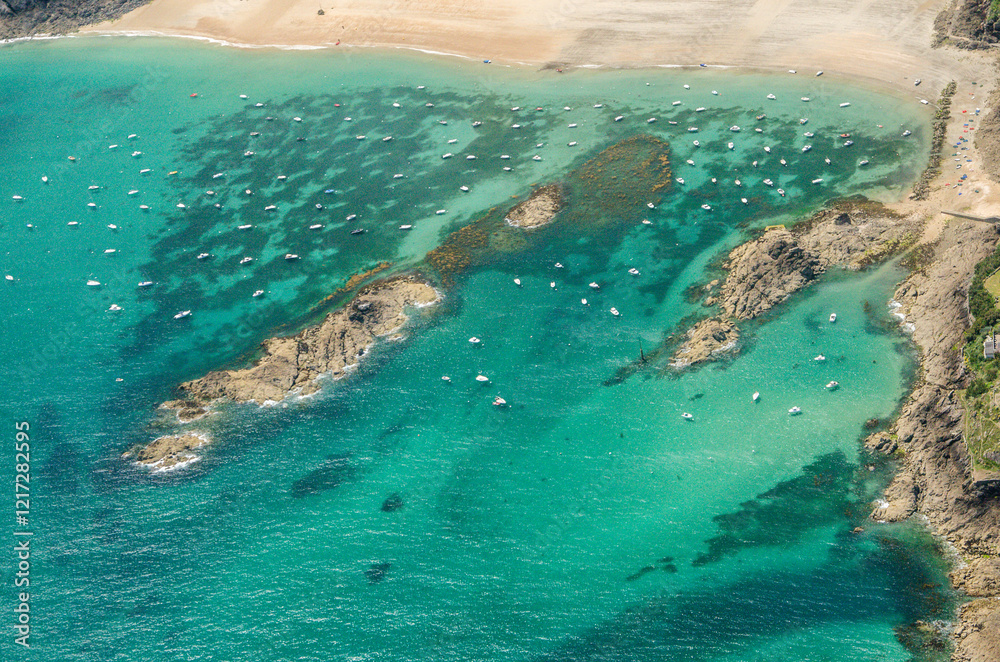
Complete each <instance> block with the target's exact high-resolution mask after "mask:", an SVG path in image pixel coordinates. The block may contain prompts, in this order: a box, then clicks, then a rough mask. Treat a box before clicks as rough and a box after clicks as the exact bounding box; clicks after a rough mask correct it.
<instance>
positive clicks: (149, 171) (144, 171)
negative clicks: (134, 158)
mask: <svg viewBox="0 0 1000 662" xmlns="http://www.w3.org/2000/svg"><path fill="white" fill-rule="evenodd" d="M151 172H153V169H152V168H143V169H142V170H140V171H139V174H140V175H148V174H149V173H151Z"/></svg>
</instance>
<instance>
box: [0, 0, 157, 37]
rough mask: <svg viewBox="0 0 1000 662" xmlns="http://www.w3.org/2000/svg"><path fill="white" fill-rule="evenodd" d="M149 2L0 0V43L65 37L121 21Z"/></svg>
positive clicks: (119, 0) (113, 0)
mask: <svg viewBox="0 0 1000 662" xmlns="http://www.w3.org/2000/svg"><path fill="white" fill-rule="evenodd" d="M151 1H152V0H0V40H7V39H22V38H25V37H31V36H34V35H42V34H67V33H69V32H75V31H76V30H78V29H79V28H81V27H83V26H84V25H93V24H95V23H100V22H102V21H112V20H114V19H116V18H121V17H122V16H124V15H125V14H127V13H128V12H130V11H132V10H133V9H137V8H138V7H142V6H143V5H147V4H149V3H150V2H151Z"/></svg>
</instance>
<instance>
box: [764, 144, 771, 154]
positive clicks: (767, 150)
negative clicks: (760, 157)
mask: <svg viewBox="0 0 1000 662" xmlns="http://www.w3.org/2000/svg"><path fill="white" fill-rule="evenodd" d="M764 151H765V152H767V153H768V154H770V153H771V148H770V147H768V146H767V145H765V146H764Z"/></svg>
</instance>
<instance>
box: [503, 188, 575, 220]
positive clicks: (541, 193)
mask: <svg viewBox="0 0 1000 662" xmlns="http://www.w3.org/2000/svg"><path fill="white" fill-rule="evenodd" d="M562 203H563V195H562V188H561V187H560V186H559V185H558V184H549V185H547V186H541V187H539V188H537V189H535V190H534V191H533V192H532V193H531V196H530V197H529V198H528V199H527V200H525V201H524V202H522V203H520V204H519V205H517V206H516V207H514V208H513V209H511V210H510V211H509V212H507V216H506V218H505V219H504V220H505V221H507V223H508V224H509V225H512V226H514V227H516V228H537V227H540V226H542V225H547V224H549V223H551V222H552V219H553V218H555V215H556V213H558V212H559V210H560V209H561V208H562Z"/></svg>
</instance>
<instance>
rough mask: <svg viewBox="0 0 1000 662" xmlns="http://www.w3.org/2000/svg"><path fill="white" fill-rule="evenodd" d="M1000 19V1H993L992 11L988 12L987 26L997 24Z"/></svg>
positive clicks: (991, 4) (991, 3)
mask: <svg viewBox="0 0 1000 662" xmlns="http://www.w3.org/2000/svg"><path fill="white" fill-rule="evenodd" d="M997 19H1000V0H992V2H990V9H989V11H988V12H986V24H987V25H989V24H991V23H996V22H997Z"/></svg>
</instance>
